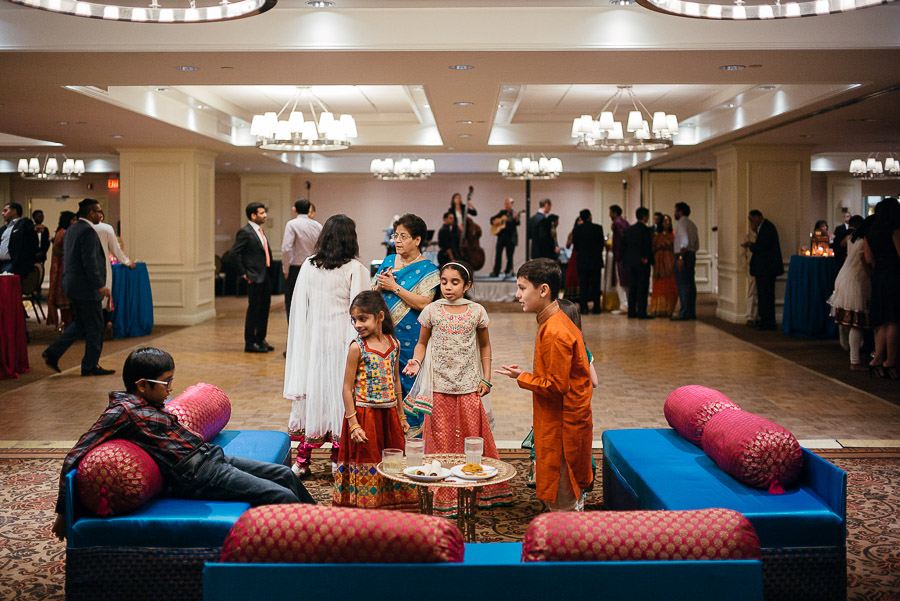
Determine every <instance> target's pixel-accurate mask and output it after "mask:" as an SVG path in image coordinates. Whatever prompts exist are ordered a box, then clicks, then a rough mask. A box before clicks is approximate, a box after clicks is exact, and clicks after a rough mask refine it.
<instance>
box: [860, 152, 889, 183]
mask: <svg viewBox="0 0 900 601" xmlns="http://www.w3.org/2000/svg"><path fill="white" fill-rule="evenodd" d="M850 175H852V176H853V177H857V178H859V179H886V178H889V179H894V178H898V177H900V161H898V160H897V158H896V157H894V156H893V155H891V156H889V157H887V158H885V159H884V163H882V162H881V161H879V160H878V154H877V153H876V155H875V156H874V157H873V156H869V158H867V159H866V160H862V159H853V160H852V161H850Z"/></svg>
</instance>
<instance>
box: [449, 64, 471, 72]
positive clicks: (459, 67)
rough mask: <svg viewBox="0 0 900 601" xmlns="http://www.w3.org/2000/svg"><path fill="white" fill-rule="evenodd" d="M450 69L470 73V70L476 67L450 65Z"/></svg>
mask: <svg viewBox="0 0 900 601" xmlns="http://www.w3.org/2000/svg"><path fill="white" fill-rule="evenodd" d="M450 68H451V69H453V70H454V71H468V70H470V69H474V68H475V66H474V65H450Z"/></svg>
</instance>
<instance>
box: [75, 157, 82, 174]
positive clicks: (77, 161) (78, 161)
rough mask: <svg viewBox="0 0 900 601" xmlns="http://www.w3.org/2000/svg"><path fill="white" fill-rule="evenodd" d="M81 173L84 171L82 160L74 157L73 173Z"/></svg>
mask: <svg viewBox="0 0 900 601" xmlns="http://www.w3.org/2000/svg"><path fill="white" fill-rule="evenodd" d="M82 173H84V161H82V160H81V159H75V175H81V174H82Z"/></svg>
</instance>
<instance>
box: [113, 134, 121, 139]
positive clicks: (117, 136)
mask: <svg viewBox="0 0 900 601" xmlns="http://www.w3.org/2000/svg"><path fill="white" fill-rule="evenodd" d="M122 137H123V136H120V135H119V134H115V135H114V136H113V138H115V139H116V140H120V139H121V138H122Z"/></svg>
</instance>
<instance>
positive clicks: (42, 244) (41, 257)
mask: <svg viewBox="0 0 900 601" xmlns="http://www.w3.org/2000/svg"><path fill="white" fill-rule="evenodd" d="M35 227H36V226H35ZM35 234H36V235H37V239H38V248H37V251H36V252H35V263H43V262H44V261H46V260H47V251H48V250H50V239H51V238H52V236H50V230H49V229H48V228H47V226H46V225H44V229H43V231H42V232H40V233H37V232H35Z"/></svg>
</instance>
